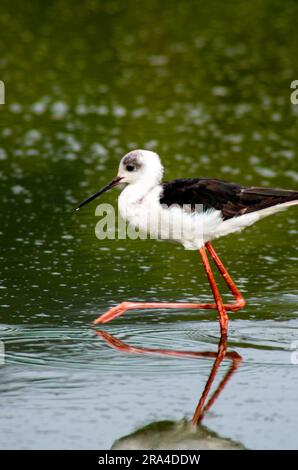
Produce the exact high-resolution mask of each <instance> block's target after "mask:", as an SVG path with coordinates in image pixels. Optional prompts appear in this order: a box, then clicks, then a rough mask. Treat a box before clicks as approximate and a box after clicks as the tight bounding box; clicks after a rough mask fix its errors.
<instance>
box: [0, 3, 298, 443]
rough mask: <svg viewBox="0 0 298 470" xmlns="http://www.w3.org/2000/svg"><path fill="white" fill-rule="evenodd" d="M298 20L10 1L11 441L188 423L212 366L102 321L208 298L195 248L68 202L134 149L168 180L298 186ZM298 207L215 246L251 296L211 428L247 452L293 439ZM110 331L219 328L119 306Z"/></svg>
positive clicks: (5, 149) (254, 9) (6, 268)
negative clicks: (104, 235)
mask: <svg viewBox="0 0 298 470" xmlns="http://www.w3.org/2000/svg"><path fill="white" fill-rule="evenodd" d="M297 14H298V4H297V2H295V1H293V0H286V1H283V2H279V1H277V0H270V1H269V0H263V1H261V0H253V1H251V2H241V1H240V2H239V1H237V2H236V1H228V2H220V1H219V0H217V1H215V0H210V1H208V2H204V1H184V2H181V1H170V0H165V1H163V2H160V1H157V0H150V1H149V0H148V1H146V0H145V1H132V0H128V1H126V2H123V1H120V0H113V1H103V0H98V1H96V0H87V1H84V2H75V1H70V0H60V1H52V2H44V1H41V0H40V1H38V0H35V1H33V0H31V1H30V2H22V1H17V0H10V1H7V0H2V2H1V5H0V38H1V41H0V79H1V80H3V81H4V83H5V87H6V102H5V104H4V105H0V126H1V127H0V194H1V205H0V212H1V214H0V217H1V218H0V220H1V225H0V243H1V245H0V248H1V252H0V261H1V280H0V322H1V323H0V339H1V340H2V341H4V343H5V349H6V357H5V361H6V362H5V365H4V366H1V367H0V391H1V402H2V407H1V411H0V421H1V427H0V429H1V430H0V446H1V448H12V447H19V448H42V447H47V448H108V447H111V445H112V444H113V442H114V441H115V440H116V439H120V438H121V437H122V436H124V435H128V434H131V433H133V432H134V431H136V430H137V429H138V428H141V427H143V426H145V425H147V424H150V423H153V422H156V421H162V420H170V421H177V422H178V421H179V420H181V419H182V418H184V417H186V418H191V416H192V413H193V411H194V408H195V406H196V402H197V400H198V398H199V396H200V393H201V392H202V389H203V387H204V384H205V382H206V380H207V377H208V374H209V372H210V368H211V366H212V362H211V361H210V360H207V359H201V360H199V359H179V358H174V357H159V356H150V355H148V356H143V355H126V354H122V353H120V352H118V351H115V350H113V349H111V348H109V347H108V346H107V345H106V344H105V343H104V342H102V341H101V340H100V338H98V337H97V336H96V335H95V334H94V331H93V330H92V329H91V328H90V322H91V321H92V320H93V319H94V318H95V317H96V316H98V315H99V314H100V313H102V312H104V311H105V310H106V309H107V308H108V307H110V306H112V305H114V304H115V303H117V302H119V301H121V300H123V299H134V300H173V301H175V300H178V301H188V300H190V301H197V299H202V300H203V301H207V300H208V299H209V298H210V294H209V288H208V284H207V282H206V279H205V276H204V274H203V272H202V268H201V266H200V260H199V257H198V255H197V254H196V253H194V252H188V251H184V250H183V249H182V248H181V247H179V246H175V245H172V244H168V243H159V242H154V241H132V240H116V241H112V240H104V241H101V242H100V241H98V240H97V239H96V237H95V234H94V229H95V225H96V223H97V221H98V219H97V218H96V217H95V215H94V211H95V206H96V204H95V203H93V204H92V205H89V206H87V207H86V208H84V210H82V211H81V212H79V213H74V212H73V211H72V209H73V207H74V206H75V205H76V204H77V203H78V202H79V201H81V200H82V199H83V198H85V197H86V196H88V195H90V194H92V193H93V192H95V191H96V190H97V189H99V187H101V186H102V185H103V184H105V183H106V182H107V181H109V180H110V179H111V177H112V176H114V175H115V173H116V171H117V166H118V162H119V159H120V157H121V156H122V155H123V154H124V153H126V152H127V151H129V150H131V149H133V148H147V149H153V150H156V151H157V152H158V153H160V155H161V156H162V160H163V162H164V164H165V166H166V178H167V179H170V178H174V177H179V176H185V177H186V176H207V177H208V176H213V177H220V178H224V179H230V180H235V181H237V182H240V183H244V184H253V185H268V186H277V187H286V188H293V189H294V188H296V189H297V181H298V166H297V143H298V105H292V104H291V101H290V94H291V89H290V83H291V82H292V81H293V80H295V79H298V64H297V44H298V32H297ZM117 195H118V193H117V190H114V191H113V192H110V193H107V194H106V195H105V197H104V198H103V201H104V202H110V203H113V204H115V205H116V199H117ZM295 209H296V208H292V209H291V210H289V211H287V212H286V213H282V214H279V215H277V216H275V217H273V218H271V219H267V220H264V221H263V222H261V223H259V224H258V225H256V226H254V227H252V228H250V229H248V230H247V231H245V232H243V233H242V234H241V235H240V236H239V235H233V236H230V237H228V238H225V239H222V240H220V241H219V242H217V243H216V245H215V246H216V247H217V248H218V252H219V254H220V255H221V256H222V258H223V260H224V261H225V262H226V264H227V266H228V267H229V269H230V272H231V274H232V275H233V277H234V278H235V280H236V281H237V284H238V286H239V288H240V289H241V290H242V292H243V293H244V295H245V297H246V300H247V301H248V305H247V307H246V308H245V309H244V310H243V311H241V312H239V313H236V314H232V317H233V318H232V320H231V323H230V336H229V350H234V351H236V352H237V353H238V354H240V355H241V356H242V358H243V363H242V365H241V367H240V368H239V369H238V371H237V372H236V374H235V375H234V377H233V378H232V379H231V381H230V382H229V384H228V385H227V387H226V388H225V390H224V392H223V393H222V394H221V396H220V397H219V399H218V400H217V402H216V403H215V404H214V406H213V408H212V409H211V410H210V413H209V414H207V415H206V417H205V420H204V424H205V425H206V426H208V427H209V428H210V429H211V430H212V431H214V432H216V433H217V434H219V435H222V436H223V437H227V438H231V439H233V440H234V441H237V442H241V443H242V444H243V445H244V446H245V447H248V448H276V447H277V448H297V444H298V437H297V419H298V411H297V410H298V408H297V388H298V366H297V365H294V364H292V363H291V354H292V351H291V350H290V349H291V344H292V342H293V341H298V321H297V313H298V312H297V301H298V295H297V260H298V256H297V247H296V240H297V211H296V210H295ZM221 285H222V284H221ZM225 298H228V297H225ZM105 329H106V330H107V331H108V332H110V333H112V334H113V335H115V336H116V337H117V338H119V339H121V340H122V341H123V340H124V341H127V342H128V343H129V344H134V345H138V346H145V347H151V348H168V349H170V348H172V349H174V350H182V351H183V350H193V351H216V344H217V341H218V334H219V331H218V324H217V321H216V315H215V313H214V312H203V311H201V312H198V313H195V312H189V311H179V312H175V311H171V312H161V311H156V312H154V313H153V312H152V311H151V312H134V313H127V314H126V315H125V316H124V317H122V318H119V319H117V320H115V321H114V322H112V323H111V324H109V325H107V326H106V327H105ZM227 367H228V365H227V364H225V363H223V364H222V367H221V369H220V371H219V376H218V378H217V381H219V380H220V379H221V378H222V377H223V374H224V373H225V372H226V370H227Z"/></svg>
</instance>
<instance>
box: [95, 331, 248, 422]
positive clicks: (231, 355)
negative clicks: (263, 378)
mask: <svg viewBox="0 0 298 470" xmlns="http://www.w3.org/2000/svg"><path fill="white" fill-rule="evenodd" d="M95 333H96V334H97V335H98V336H99V337H101V338H102V339H103V340H104V341H105V342H106V343H107V344H108V345H109V346H111V347H112V348H114V349H117V350H118V351H121V352H123V353H129V354H150V355H152V354H156V355H162V356H174V357H183V358H188V357H189V358H210V359H211V358H215V360H214V362H213V364H212V368H211V371H210V374H209V377H208V380H207V382H206V385H205V387H204V390H203V392H202V394H201V396H200V399H199V402H198V404H197V407H196V409H195V412H194V415H193V418H192V423H193V424H194V425H197V424H199V423H200V422H201V421H202V419H203V418H204V416H205V414H206V413H207V411H209V410H210V408H211V406H212V405H213V404H214V403H215V401H216V400H217V398H218V397H219V395H220V393H221V392H222V391H223V389H224V387H225V386H226V385H227V383H228V381H229V380H230V378H231V377H232V375H233V374H234V373H235V371H236V370H237V369H238V367H239V366H240V364H241V362H242V357H241V356H240V355H239V354H238V353H236V352H234V351H231V352H228V351H227V336H226V335H224V336H221V338H220V340H219V343H218V348H217V351H216V352H214V351H176V350H172V349H156V348H142V347H135V346H131V345H129V344H127V343H124V342H123V341H120V340H119V339H117V338H115V336H113V335H111V334H110V333H108V332H107V331H102V330H98V329H97V330H95ZM223 360H229V361H230V362H231V365H230V367H229V369H228V370H227V372H226V373H225V375H224V377H223V379H222V380H221V381H220V383H219V385H218V386H217V387H216V389H215V391H214V392H213V394H212V395H211V396H210V397H209V399H208V401H207V398H208V396H209V394H210V390H211V387H212V384H213V382H214V379H215V377H216V374H217V372H218V370H219V368H220V365H221V363H222V361H223ZM206 401H207V402H206Z"/></svg>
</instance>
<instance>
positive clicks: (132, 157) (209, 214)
mask: <svg viewBox="0 0 298 470" xmlns="http://www.w3.org/2000/svg"><path fill="white" fill-rule="evenodd" d="M163 174H164V166H163V165H162V162H161V159H160V157H159V155H158V154H157V153H155V152H153V151H151V150H142V149H137V150H132V151H130V152H129V153H127V154H126V155H124V157H122V159H121V160H120V164H119V169H118V174H117V176H116V177H115V178H113V179H112V181H111V182H110V183H108V184H107V185H106V186H104V187H103V188H102V189H100V190H99V191H98V192H96V193H95V194H93V195H92V196H91V197H88V198H87V199H85V200H84V201H82V202H81V203H80V204H79V205H78V206H77V207H76V208H75V210H79V209H81V208H82V207H83V206H85V205H86V204H87V203H90V202H91V201H93V200H94V199H95V198H97V197H99V196H100V195H102V194H103V193H105V192H106V191H108V190H110V189H112V188H114V187H116V186H118V185H122V188H123V189H122V191H121V193H120V196H119V198H118V208H119V212H120V215H121V217H122V218H123V219H124V220H125V221H126V222H127V223H128V224H129V225H130V226H132V227H133V228H135V229H138V230H140V232H141V233H145V234H147V235H149V236H150V238H160V239H162V240H171V241H174V242H176V243H180V244H181V245H182V246H183V247H184V248H185V249H188V250H198V251H199V253H200V256H201V260H202V263H203V266H204V269H205V272H206V275H207V278H208V280H209V283H210V287H211V291H212V293H213V297H214V302H212V303H193V302H132V301H123V302H121V303H120V304H118V305H116V306H114V307H112V308H110V309H109V310H108V311H107V312H105V313H103V314H102V315H100V316H99V317H98V318H97V319H96V320H94V322H93V323H94V325H98V324H102V323H107V322H109V321H111V320H113V319H114V318H116V317H119V316H120V315H122V314H123V313H124V312H125V311H127V310H138V309H174V308H178V309H213V310H217V312H218V320H219V326H220V333H221V336H227V333H228V324H229V318H228V312H230V311H232V312H235V311H238V310H240V309H241V308H243V307H244V306H245V304H246V302H245V299H244V297H243V295H242V294H241V292H240V291H239V289H238V287H237V286H236V284H235V282H234V281H233V279H232V277H231V276H230V274H229V273H228V271H227V269H226V268H225V266H224V264H223V263H222V261H221V260H220V258H219V256H218V255H217V253H216V251H215V249H214V247H213V244H211V242H213V240H216V239H218V238H221V237H223V236H226V235H229V234H232V233H235V232H240V231H241V230H243V229H244V228H246V227H248V226H251V225H252V224H254V223H255V222H257V221H259V220H261V219H263V218H264V217H267V216H269V215H272V214H275V213H278V212H280V211H283V210H285V209H287V208H289V207H290V206H294V205H297V204H298V192H297V191H295V190H287V189H274V188H266V187H254V186H243V185H241V184H237V183H233V182H229V181H225V180H221V179H215V178H213V179H212V178H204V177H196V178H179V179H174V180H171V181H168V182H167V181H165V182H163ZM208 254H209V257H208ZM210 257H211V259H212V260H213V261H214V263H215V265H216V267H217V269H218V271H219V273H220V274H221V276H222V277H223V279H224V281H225V283H226V284H227V286H228V288H229V289H230V291H231V293H232V294H233V297H234V301H233V302H230V303H224V302H223V299H222V296H221V293H220V291H219V288H218V286H217V283H216V281H215V277H214V274H213V271H212V269H211V265H210V261H209V258H210Z"/></svg>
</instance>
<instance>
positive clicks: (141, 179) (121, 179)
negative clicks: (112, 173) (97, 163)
mask: <svg viewBox="0 0 298 470" xmlns="http://www.w3.org/2000/svg"><path fill="white" fill-rule="evenodd" d="M162 176H163V166H162V164H161V161H160V158H159V156H158V155H157V153H155V152H151V151H150V150H132V151H131V152H129V153H127V154H126V155H124V157H122V159H121V161H120V164H119V169H118V174H117V176H116V177H115V178H114V179H113V180H112V181H111V182H110V183H108V184H107V185H106V186H104V187H103V188H102V189H100V190H99V191H98V192H97V193H95V194H93V196H91V197H89V198H88V199H85V200H84V201H83V202H81V204H79V206H78V207H77V208H76V210H78V209H80V208H81V207H83V206H85V205H86V204H87V203H88V202H91V201H93V199H95V198H97V197H98V196H100V195H101V194H103V193H105V192H106V191H108V190H109V189H111V188H113V187H114V186H118V185H119V184H123V183H124V184H141V185H144V187H148V186H149V187H153V186H155V185H157V184H159V183H160V182H161V180H162Z"/></svg>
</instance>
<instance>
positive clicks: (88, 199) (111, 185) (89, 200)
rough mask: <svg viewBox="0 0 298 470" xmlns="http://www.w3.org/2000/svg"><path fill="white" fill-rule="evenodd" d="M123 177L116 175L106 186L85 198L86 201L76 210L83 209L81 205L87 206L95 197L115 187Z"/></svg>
mask: <svg viewBox="0 0 298 470" xmlns="http://www.w3.org/2000/svg"><path fill="white" fill-rule="evenodd" d="M122 179H123V178H122V177H121V176H116V178H114V179H113V180H112V181H111V182H110V183H109V184H107V185H106V186H104V188H101V189H100V190H99V191H98V192H97V193H95V194H93V196H90V197H88V198H87V199H85V200H84V201H82V202H81V203H80V204H79V205H78V207H76V208H75V209H74V210H75V211H78V210H79V209H81V207H83V206H85V205H86V204H88V202H91V201H93V199H95V198H97V197H98V196H100V195H101V194H103V193H105V192H106V191H108V190H109V189H111V188H113V187H114V186H117V185H118V184H119V183H120V181H121V180H122Z"/></svg>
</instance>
